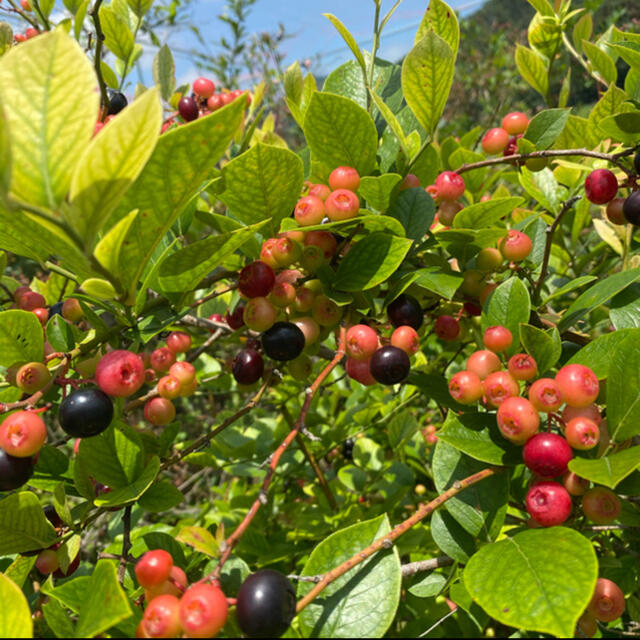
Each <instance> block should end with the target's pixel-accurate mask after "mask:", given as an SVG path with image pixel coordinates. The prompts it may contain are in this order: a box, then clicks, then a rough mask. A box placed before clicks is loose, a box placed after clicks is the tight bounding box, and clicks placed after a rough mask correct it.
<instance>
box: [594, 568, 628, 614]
mask: <svg viewBox="0 0 640 640" xmlns="http://www.w3.org/2000/svg"><path fill="white" fill-rule="evenodd" d="M624 610H625V601H624V593H622V589H620V587H619V586H618V585H617V584H616V583H615V582H613V581H612V580H608V579H607V578H598V580H597V581H596V588H595V591H594V592H593V596H592V597H591V602H589V605H588V606H587V611H588V612H589V613H590V614H591V615H592V616H593V617H594V618H596V619H598V620H600V622H613V621H614V620H617V619H618V618H619V617H620V616H621V615H622V614H623V613H624Z"/></svg>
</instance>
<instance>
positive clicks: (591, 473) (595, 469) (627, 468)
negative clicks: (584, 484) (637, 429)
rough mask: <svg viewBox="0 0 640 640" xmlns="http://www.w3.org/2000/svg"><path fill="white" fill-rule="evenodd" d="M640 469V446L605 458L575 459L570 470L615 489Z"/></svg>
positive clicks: (570, 463)
mask: <svg viewBox="0 0 640 640" xmlns="http://www.w3.org/2000/svg"><path fill="white" fill-rule="evenodd" d="M638 467H640V446H638V447H631V448H630V449H623V450H622V451H619V452H618V453H613V454H611V455H610V456H606V457H604V458H598V459H597V460H589V459H588V458H574V459H573V460H571V461H570V462H569V469H570V470H571V471H573V472H574V473H577V474H578V475H579V476H580V477H581V478H586V479H587V480H591V482H595V483H596V484H603V485H605V486H606V487H609V488H610V489H615V488H616V486H617V485H618V484H619V483H620V482H622V481H623V480H624V479H625V478H626V477H627V476H628V475H630V474H631V473H633V471H634V470H635V469H637V468H638Z"/></svg>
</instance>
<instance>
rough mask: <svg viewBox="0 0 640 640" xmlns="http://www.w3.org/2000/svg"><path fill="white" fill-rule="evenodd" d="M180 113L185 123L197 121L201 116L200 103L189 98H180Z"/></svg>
mask: <svg viewBox="0 0 640 640" xmlns="http://www.w3.org/2000/svg"><path fill="white" fill-rule="evenodd" d="M178 113H180V115H181V116H182V118H183V120H185V122H191V121H192V120H196V119H197V118H198V115H199V111H198V103H197V102H196V101H195V100H194V99H193V98H191V97H189V96H185V97H184V98H180V102H178Z"/></svg>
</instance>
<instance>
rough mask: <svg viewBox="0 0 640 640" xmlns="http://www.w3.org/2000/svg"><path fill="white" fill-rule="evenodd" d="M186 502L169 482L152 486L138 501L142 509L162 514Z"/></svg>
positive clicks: (163, 481) (165, 481) (164, 481)
mask: <svg viewBox="0 0 640 640" xmlns="http://www.w3.org/2000/svg"><path fill="white" fill-rule="evenodd" d="M183 500H184V495H182V492H181V491H180V490H179V489H178V488H177V487H176V486H175V485H174V484H172V483H171V482H169V481H168V480H160V482H156V483H155V484H152V485H151V486H150V487H149V488H148V489H147V490H146V491H145V492H144V493H143V494H142V495H141V496H140V500H138V504H139V505H140V508H141V509H144V510H145V511H151V512H152V513H160V512H162V511H169V510H170V509H173V508H174V507H177V506H178V505H179V504H180V503H181V502H182V501H183Z"/></svg>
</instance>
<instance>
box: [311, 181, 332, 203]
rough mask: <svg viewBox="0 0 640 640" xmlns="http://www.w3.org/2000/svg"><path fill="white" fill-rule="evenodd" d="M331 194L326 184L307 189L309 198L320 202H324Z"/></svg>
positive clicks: (314, 185)
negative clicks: (312, 197)
mask: <svg viewBox="0 0 640 640" xmlns="http://www.w3.org/2000/svg"><path fill="white" fill-rule="evenodd" d="M330 193H331V189H330V188H329V187H328V186H327V185H326V184H312V185H311V186H310V187H309V193H308V195H310V196H315V197H316V198H320V200H322V202H324V201H325V200H326V199H327V198H328V197H329V194H330Z"/></svg>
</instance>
